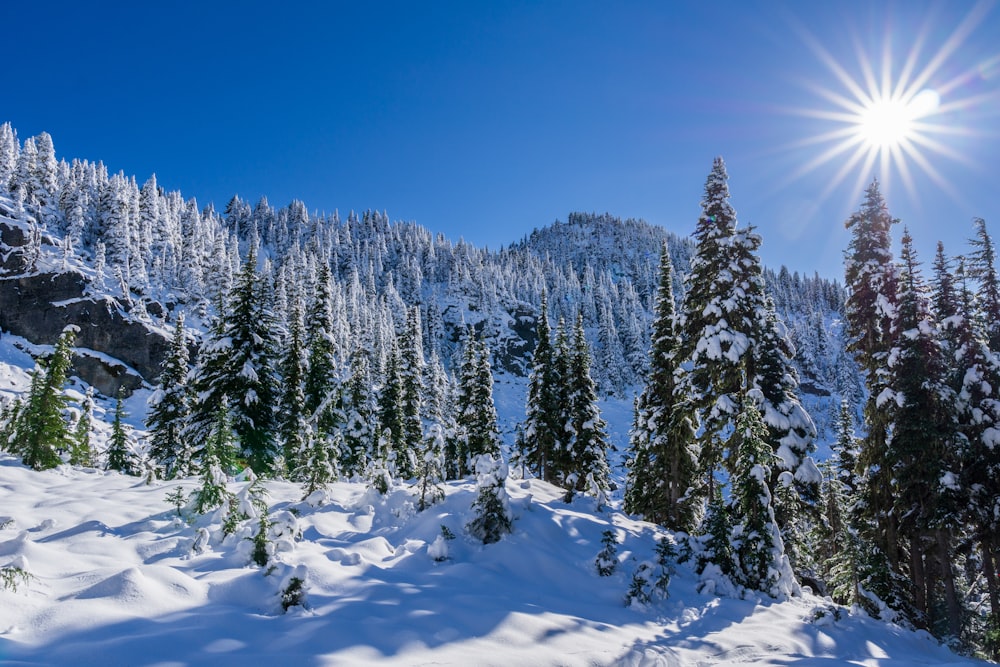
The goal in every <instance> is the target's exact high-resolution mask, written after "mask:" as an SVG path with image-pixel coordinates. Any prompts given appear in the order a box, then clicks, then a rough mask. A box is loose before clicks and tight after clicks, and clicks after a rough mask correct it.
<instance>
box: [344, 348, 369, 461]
mask: <svg viewBox="0 0 1000 667" xmlns="http://www.w3.org/2000/svg"><path fill="white" fill-rule="evenodd" d="M373 418H374V407H373V404H372V393H371V375H370V373H369V366H368V355H367V354H366V353H365V352H364V351H362V350H355V352H354V354H353V355H351V375H350V377H349V378H348V380H347V383H346V386H345V388H344V424H343V427H342V430H343V435H344V448H343V450H342V452H341V460H340V468H341V472H342V473H343V475H344V476H345V477H346V478H347V479H351V478H353V477H355V476H358V475H363V474H364V471H365V469H366V468H367V466H368V459H369V457H370V456H371V454H372V452H373V450H374V448H375V425H374V424H373Z"/></svg>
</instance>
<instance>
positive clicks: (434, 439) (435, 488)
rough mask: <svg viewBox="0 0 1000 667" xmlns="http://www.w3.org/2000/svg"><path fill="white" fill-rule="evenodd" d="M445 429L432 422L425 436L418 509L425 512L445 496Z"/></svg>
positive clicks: (420, 464)
mask: <svg viewBox="0 0 1000 667" xmlns="http://www.w3.org/2000/svg"><path fill="white" fill-rule="evenodd" d="M444 442H445V438H444V429H443V428H442V427H441V424H439V423H432V424H431V425H430V426H429V427H428V429H427V434H426V435H425V436H424V440H423V446H422V449H421V451H420V459H419V461H418V467H417V489H418V493H419V496H418V498H419V499H418V501H417V509H419V510H420V511H421V512H423V511H424V510H425V509H427V508H428V507H430V506H431V505H433V504H434V503H436V502H438V501H439V500H442V499H443V498H444V486H443V483H444Z"/></svg>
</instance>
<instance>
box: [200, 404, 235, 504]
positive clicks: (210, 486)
mask: <svg viewBox="0 0 1000 667" xmlns="http://www.w3.org/2000/svg"><path fill="white" fill-rule="evenodd" d="M233 449H234V445H233V429H232V423H231V422H230V419H229V406H228V401H227V400H226V398H225V397H222V401H221V403H220V404H219V407H218V408H217V409H216V411H215V415H214V418H213V420H212V428H211V431H210V433H209V438H208V440H207V442H206V443H205V447H204V450H203V454H202V461H201V486H200V487H199V488H198V490H197V491H196V492H195V496H194V508H195V512H197V513H198V514H206V513H208V512H210V511H212V510H214V509H216V508H218V507H222V506H223V505H228V503H229V501H230V499H232V497H233V494H232V493H231V492H230V491H229V489H228V488H227V486H226V482H227V481H228V478H227V476H226V472H225V471H226V467H227V465H228V459H230V458H231V457H232V456H233Z"/></svg>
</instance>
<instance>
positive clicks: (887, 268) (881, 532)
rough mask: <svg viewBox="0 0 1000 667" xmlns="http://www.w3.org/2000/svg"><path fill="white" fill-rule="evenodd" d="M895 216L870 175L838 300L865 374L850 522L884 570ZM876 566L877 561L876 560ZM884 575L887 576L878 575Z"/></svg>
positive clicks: (892, 567)
mask: <svg viewBox="0 0 1000 667" xmlns="http://www.w3.org/2000/svg"><path fill="white" fill-rule="evenodd" d="M896 222H898V221H897V220H896V219H895V218H893V217H892V216H891V215H890V214H889V210H888V207H887V206H886V203H885V200H884V199H883V197H882V193H881V192H880V190H879V186H878V181H873V182H872V184H871V185H870V186H868V189H867V190H866V191H865V199H864V202H862V205H861V208H860V209H859V210H858V211H857V212H855V213H853V214H852V215H851V216H850V217H849V218H848V220H847V222H846V223H845V225H846V227H847V229H848V231H849V232H850V234H851V240H850V242H849V244H848V249H847V253H846V256H845V269H844V277H845V287H846V289H847V300H846V302H845V304H844V308H845V320H846V321H847V331H848V336H849V339H848V343H847V349H848V351H849V352H851V353H852V354H853V355H854V359H855V361H856V362H857V364H858V366H859V367H860V368H861V370H862V372H863V373H864V375H865V384H866V386H867V389H868V396H867V399H866V401H865V406H864V427H865V431H866V433H865V435H864V437H863V439H862V445H861V449H860V451H859V453H858V466H859V469H860V470H863V471H864V474H863V475H862V476H861V477H860V485H859V487H860V488H859V494H860V495H861V496H862V498H861V499H862V500H863V503H861V505H859V507H862V508H863V515H864V516H861V517H858V520H859V522H856V523H855V526H856V528H857V529H858V530H860V531H861V532H862V537H863V538H864V539H867V540H870V541H871V544H870V545H869V547H868V552H869V553H870V554H872V558H878V557H879V556H878V555H879V554H881V555H882V557H884V558H885V559H886V560H887V562H886V563H885V565H884V568H885V569H886V571H893V572H895V571H897V570H898V564H899V560H900V553H899V548H898V547H899V541H898V517H897V516H895V515H894V514H893V513H892V504H893V492H892V488H891V475H892V470H891V466H890V465H889V461H888V458H887V456H888V446H889V432H890V426H891V421H890V413H889V411H887V410H884V409H883V408H884V407H885V406H884V405H881V404H880V403H879V398H880V397H883V396H884V392H885V390H886V389H887V388H888V379H889V378H888V369H887V360H888V356H889V352H890V350H891V349H892V347H893V345H894V344H895V335H894V330H893V326H892V323H893V318H894V317H895V314H896V285H897V272H896V267H895V265H894V264H893V261H892V249H891V237H890V233H891V229H892V225H893V224H895V223H896ZM880 567H881V566H880ZM882 579H883V580H885V581H889V579H888V578H886V577H882Z"/></svg>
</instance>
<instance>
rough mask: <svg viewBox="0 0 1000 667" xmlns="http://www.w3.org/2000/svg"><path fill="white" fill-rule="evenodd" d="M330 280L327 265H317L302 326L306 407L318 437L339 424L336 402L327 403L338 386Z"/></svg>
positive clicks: (331, 279) (330, 431)
mask: <svg viewBox="0 0 1000 667" xmlns="http://www.w3.org/2000/svg"><path fill="white" fill-rule="evenodd" d="M332 281H333V278H332V276H331V274H330V268H329V266H327V265H326V263H325V262H320V266H319V271H318V273H317V275H316V280H315V285H314V288H313V292H314V293H313V300H312V304H311V305H310V307H309V312H308V313H307V314H306V323H305V324H306V332H305V333H306V348H307V355H308V364H307V367H306V369H307V370H306V376H305V387H304V390H305V408H306V412H307V413H309V414H310V415H315V417H316V419H317V420H318V421H317V424H318V427H319V433H320V434H330V433H332V432H333V430H334V428H336V426H337V422H338V419H337V411H336V407H337V406H336V402H335V401H331V400H330V396H331V394H333V393H334V392H335V390H336V386H337V360H336V349H335V345H334V321H333V284H332Z"/></svg>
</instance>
